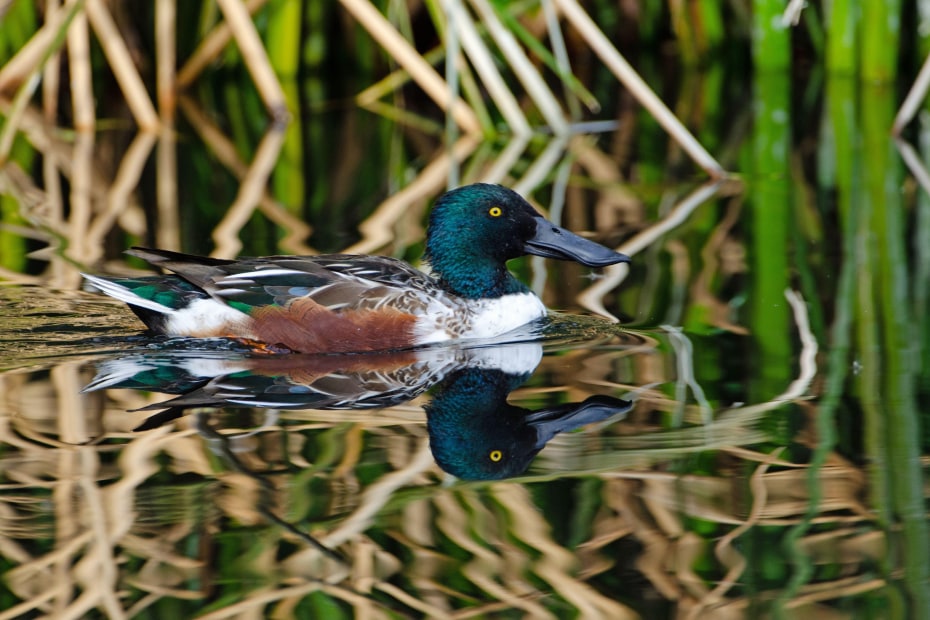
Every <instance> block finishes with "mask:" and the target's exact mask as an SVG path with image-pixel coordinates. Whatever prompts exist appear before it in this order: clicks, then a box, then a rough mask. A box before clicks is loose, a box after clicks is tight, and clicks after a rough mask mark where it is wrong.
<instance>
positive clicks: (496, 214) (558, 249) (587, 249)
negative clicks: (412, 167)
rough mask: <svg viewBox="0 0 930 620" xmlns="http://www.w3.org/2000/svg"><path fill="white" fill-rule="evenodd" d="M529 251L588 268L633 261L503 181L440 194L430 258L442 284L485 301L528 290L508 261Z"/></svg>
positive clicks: (428, 244) (431, 227) (429, 244)
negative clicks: (558, 220)
mask: <svg viewBox="0 0 930 620" xmlns="http://www.w3.org/2000/svg"><path fill="white" fill-rule="evenodd" d="M526 254H535V255H536V256H544V257H547V258H557V259H561V260H572V261H575V262H578V263H581V264H582V265H586V266H588V267H605V266H607V265H613V264H614V263H621V262H629V260H630V258H629V257H628V256H626V255H625V254H620V253H619V252H615V251H613V250H611V249H609V248H606V247H604V246H602V245H599V244H597V243H594V242H593V241H588V240H587V239H584V238H583V237H579V236H578V235H576V234H574V233H572V232H570V231H568V230H565V229H564V228H560V227H559V226H556V225H555V224H553V223H552V222H550V221H548V220H547V219H545V218H544V217H543V216H541V215H540V214H539V213H537V212H536V210H535V209H533V207H531V206H530V205H529V203H527V202H526V201H525V200H524V199H523V198H522V197H521V196H520V195H519V194H517V193H516V192H514V191H513V190H510V189H507V188H506V187H502V186H500V185H489V184H485V183H476V184H474V185H466V186H464V187H459V188H457V189H454V190H452V191H450V192H447V193H446V194H444V195H443V196H442V197H440V198H439V200H438V201H437V202H436V205H435V207H434V208H433V211H432V213H431V214H430V219H429V228H428V230H427V235H426V258H427V259H428V260H429V262H430V264H431V265H432V268H433V273H434V274H435V275H436V276H437V277H438V278H439V281H440V283H441V284H442V285H443V286H444V287H445V288H446V289H447V290H449V291H450V292H452V293H454V294H456V295H459V296H461V297H468V298H471V299H480V298H493V297H500V296H502V295H507V294H509V293H519V292H525V291H526V290H527V289H526V287H525V286H524V285H523V284H522V283H520V282H519V281H518V280H516V279H515V278H514V277H513V276H512V275H510V273H509V272H508V271H507V267H506V262H507V261H508V260H510V259H512V258H517V257H518V256H524V255H526Z"/></svg>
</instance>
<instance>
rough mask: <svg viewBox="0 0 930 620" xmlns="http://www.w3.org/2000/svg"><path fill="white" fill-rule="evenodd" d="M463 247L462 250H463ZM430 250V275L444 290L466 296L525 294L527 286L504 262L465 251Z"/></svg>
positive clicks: (492, 297)
mask: <svg viewBox="0 0 930 620" xmlns="http://www.w3.org/2000/svg"><path fill="white" fill-rule="evenodd" d="M463 250H464V249H463ZM449 254H450V255H451V256H454V257H455V260H449V259H446V258H444V257H445V256H446V255H447V254H446V253H439V255H438V256H437V255H436V254H435V253H430V255H429V260H430V265H431V266H432V270H433V275H434V276H435V277H436V279H437V280H438V282H439V285H440V286H441V287H442V288H444V289H445V290H446V291H448V292H450V293H452V294H453V295H458V296H459V297H464V298H466V299H489V298H490V299H496V298H498V297H503V296H504V295H510V294H512V293H528V292H529V290H530V289H529V288H528V287H527V286H526V285H525V284H523V283H522V282H520V281H519V280H517V279H516V278H515V277H513V274H511V273H510V272H509V271H508V270H507V266H506V265H504V264H503V263H501V262H499V261H497V260H494V259H491V258H486V257H478V256H475V255H474V254H471V253H470V252H467V251H459V252H451V253H449Z"/></svg>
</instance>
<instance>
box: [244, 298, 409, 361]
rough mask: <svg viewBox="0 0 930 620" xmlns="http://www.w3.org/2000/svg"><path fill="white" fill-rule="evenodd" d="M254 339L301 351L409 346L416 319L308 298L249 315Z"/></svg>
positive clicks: (390, 310)
mask: <svg viewBox="0 0 930 620" xmlns="http://www.w3.org/2000/svg"><path fill="white" fill-rule="evenodd" d="M250 316H251V318H252V320H253V323H252V330H253V333H254V335H255V339H256V340H260V341H262V342H267V343H268V344H282V345H284V346H286V347H287V348H288V349H291V350H292V351H299V352H302V353H351V352H357V351H388V350H391V349H402V348H406V347H410V346H412V345H413V326H414V323H416V320H417V318H416V317H415V316H414V315H412V314H407V313H405V312H401V311H399V310H395V309H393V308H385V309H381V310H344V311H341V312H337V311H333V310H330V309H329V308H326V307H324V306H321V305H320V304H318V303H316V302H315V301H313V300H312V299H307V298H301V299H295V300H294V301H292V302H291V303H290V304H288V305H287V306H286V307H281V306H265V307H263V308H258V309H257V310H255V311H254V312H253V313H252V314H251V315H250Z"/></svg>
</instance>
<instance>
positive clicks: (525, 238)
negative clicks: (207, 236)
mask: <svg viewBox="0 0 930 620" xmlns="http://www.w3.org/2000/svg"><path fill="white" fill-rule="evenodd" d="M129 254H131V255H133V256H137V257H140V258H143V259H145V260H147V261H148V262H150V263H152V264H153V265H157V266H159V267H162V268H164V269H167V270H168V271H171V272H173V273H174V274H175V275H169V276H159V277H143V278H101V277H96V276H86V277H87V279H88V280H90V282H91V283H93V284H94V285H95V286H96V287H98V288H100V290H102V291H103V292H105V293H107V294H108V295H112V296H113V297H116V298H117V299H121V300H122V301H125V302H126V303H128V304H129V305H130V308H132V310H133V311H134V312H135V313H136V314H137V315H138V316H139V317H140V318H141V319H142V321H143V322H145V324H146V325H147V326H148V327H149V328H150V329H151V330H152V331H154V332H156V333H161V334H171V335H179V336H192V337H217V336H220V337H234V338H240V339H244V340H246V341H249V342H252V343H254V344H256V345H267V346H269V347H270V348H271V349H272V350H277V349H280V348H281V347H284V348H285V349H287V350H290V351H300V352H305V353H317V352H359V351H385V350H396V349H403V348H408V347H411V346H414V345H419V344H424V343H429V342H437V341H443V340H449V339H461V338H490V337H493V336H497V335H500V334H503V333H506V332H508V331H510V330H512V329H514V328H516V327H519V326H520V325H524V324H526V323H529V322H530V321H533V320H535V319H537V318H540V317H542V316H544V315H545V313H546V310H545V307H544V306H543V304H542V302H541V301H540V300H539V298H538V297H536V296H535V295H534V294H533V293H532V292H530V290H529V289H528V288H527V287H526V286H525V285H524V284H523V283H521V282H519V281H518V280H517V279H516V278H514V277H513V275H511V274H510V272H509V271H507V267H506V262H507V261H508V260H510V259H512V258H516V257H518V256H523V255H525V254H535V255H537V256H544V257H547V258H558V259H564V260H573V261H577V262H579V263H581V264H583V265H587V266H589V267H603V266H606V265H611V264H614V263H618V262H628V261H629V257H627V256H625V255H623V254H620V253H617V252H614V251H613V250H610V249H608V248H605V247H603V246H601V245H598V244H596V243H594V242H591V241H588V240H586V239H584V238H582V237H579V236H578V235H575V234H574V233H571V232H569V231H568V230H565V229H563V228H559V227H558V226H555V225H554V224H552V223H551V222H549V221H547V220H546V219H544V218H543V217H542V216H541V215H539V214H538V213H537V212H536V211H535V210H534V209H533V208H532V207H531V206H530V205H529V204H528V203H527V202H526V201H525V200H523V198H521V197H520V196H519V195H518V194H516V193H515V192H513V191H511V190H509V189H506V188H504V187H501V186H498V185H486V184H475V185H468V186H465V187H461V188H458V189H456V190H452V191H450V192H448V193H446V194H445V195H444V196H442V197H441V198H440V199H439V200H438V201H437V203H436V206H435V208H434V209H433V211H432V213H431V215H430V222H429V227H428V230H427V239H426V255H427V257H428V259H429V261H430V263H431V265H432V271H433V273H432V275H430V276H428V275H425V274H423V273H422V272H420V271H418V270H416V269H414V268H413V267H411V266H410V265H408V264H406V263H404V262H402V261H400V260H397V259H394V258H387V257H383V256H352V255H344V254H334V255H324V256H301V257H298V256H273V257H266V258H253V259H242V260H219V259H214V258H204V257H197V256H190V255H185V254H179V253H176V252H169V251H165V250H146V249H134V250H131V251H130V252H129Z"/></svg>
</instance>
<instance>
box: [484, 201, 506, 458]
mask: <svg viewBox="0 0 930 620" xmlns="http://www.w3.org/2000/svg"><path fill="white" fill-rule="evenodd" d="M501 213H503V211H501V208H500V207H491V208H490V209H488V215H490V216H491V217H500V216H501ZM492 454H493V452H492ZM498 460H500V458H499V457H498Z"/></svg>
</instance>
